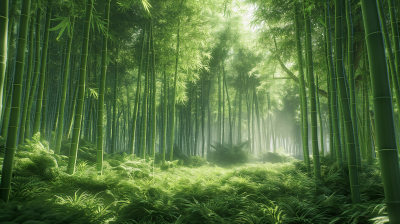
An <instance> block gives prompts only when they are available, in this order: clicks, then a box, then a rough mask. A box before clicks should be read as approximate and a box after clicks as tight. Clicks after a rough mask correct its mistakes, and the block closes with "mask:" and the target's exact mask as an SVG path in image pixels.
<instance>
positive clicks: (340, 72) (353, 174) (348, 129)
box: [335, 0, 361, 204]
mask: <svg viewBox="0 0 400 224" xmlns="http://www.w3.org/2000/svg"><path fill="white" fill-rule="evenodd" d="M335 28H336V30H335V55H336V75H337V79H338V87H339V94H340V97H339V99H340V105H341V108H342V113H343V122H344V128H345V134H346V143H347V151H348V162H349V178H350V188H351V195H352V199H353V203H354V204H357V203H360V201H361V197H360V189H359V183H358V168H357V153H356V147H355V141H354V128H353V122H352V120H351V112H350V102H349V95H348V94H347V89H346V83H345V76H344V67H343V52H342V36H343V34H342V32H343V31H342V0H340V1H336V2H335Z"/></svg>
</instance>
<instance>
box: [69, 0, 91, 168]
mask: <svg viewBox="0 0 400 224" xmlns="http://www.w3.org/2000/svg"><path fill="white" fill-rule="evenodd" d="M92 11H93V0H87V6H86V16H85V23H84V26H83V27H84V28H83V38H82V39H83V40H82V55H81V68H80V77H79V79H80V80H79V94H78V100H77V107H76V113H75V119H74V131H73V133H72V139H71V148H70V150H69V157H68V166H67V173H68V174H73V173H74V172H75V165H76V159H77V155H78V144H79V135H80V131H81V121H82V112H83V100H84V96H85V78H86V65H87V58H88V51H89V49H88V48H89V31H90V19H91V17H92Z"/></svg>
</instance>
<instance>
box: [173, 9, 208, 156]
mask: <svg viewBox="0 0 400 224" xmlns="http://www.w3.org/2000/svg"><path fill="white" fill-rule="evenodd" d="M179 25H180V18H179V17H178V33H177V36H176V59H175V60H176V62H175V75H174V92H173V94H172V105H171V106H172V113H171V142H170V144H171V148H170V158H169V159H170V161H172V159H173V154H174V131H175V130H174V129H175V127H174V126H175V104H176V102H175V101H176V81H177V79H178V62H179ZM203 132H204V129H203ZM203 141H204V140H203ZM203 153H204V148H203ZM203 156H204V155H203Z"/></svg>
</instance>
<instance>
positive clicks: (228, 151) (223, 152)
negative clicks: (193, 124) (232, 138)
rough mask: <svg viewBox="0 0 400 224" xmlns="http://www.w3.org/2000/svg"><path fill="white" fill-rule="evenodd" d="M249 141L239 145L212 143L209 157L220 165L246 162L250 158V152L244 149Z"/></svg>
mask: <svg viewBox="0 0 400 224" xmlns="http://www.w3.org/2000/svg"><path fill="white" fill-rule="evenodd" d="M247 145H248V142H247V141H246V142H242V143H239V144H237V145H228V144H219V143H217V144H216V145H211V147H212V148H213V150H211V152H210V155H209V156H208V159H209V160H210V161H211V162H213V163H215V164H219V165H229V164H238V163H246V162H248V160H249V156H250V155H249V153H248V152H247V151H246V150H245V149H244V147H245V146H247Z"/></svg>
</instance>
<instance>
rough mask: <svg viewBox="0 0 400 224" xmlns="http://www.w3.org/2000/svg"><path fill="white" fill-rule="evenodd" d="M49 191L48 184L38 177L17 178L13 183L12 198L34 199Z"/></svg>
mask: <svg viewBox="0 0 400 224" xmlns="http://www.w3.org/2000/svg"><path fill="white" fill-rule="evenodd" d="M48 190H49V188H48V186H47V184H46V183H45V182H43V181H41V180H40V178H38V177H37V176H30V177H22V176H15V177H14V178H13V179H12V182H11V195H10V196H11V197H10V198H11V199H13V198H23V199H25V200H26V199H31V198H32V197H34V196H37V195H39V194H40V193H43V192H45V191H48Z"/></svg>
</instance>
